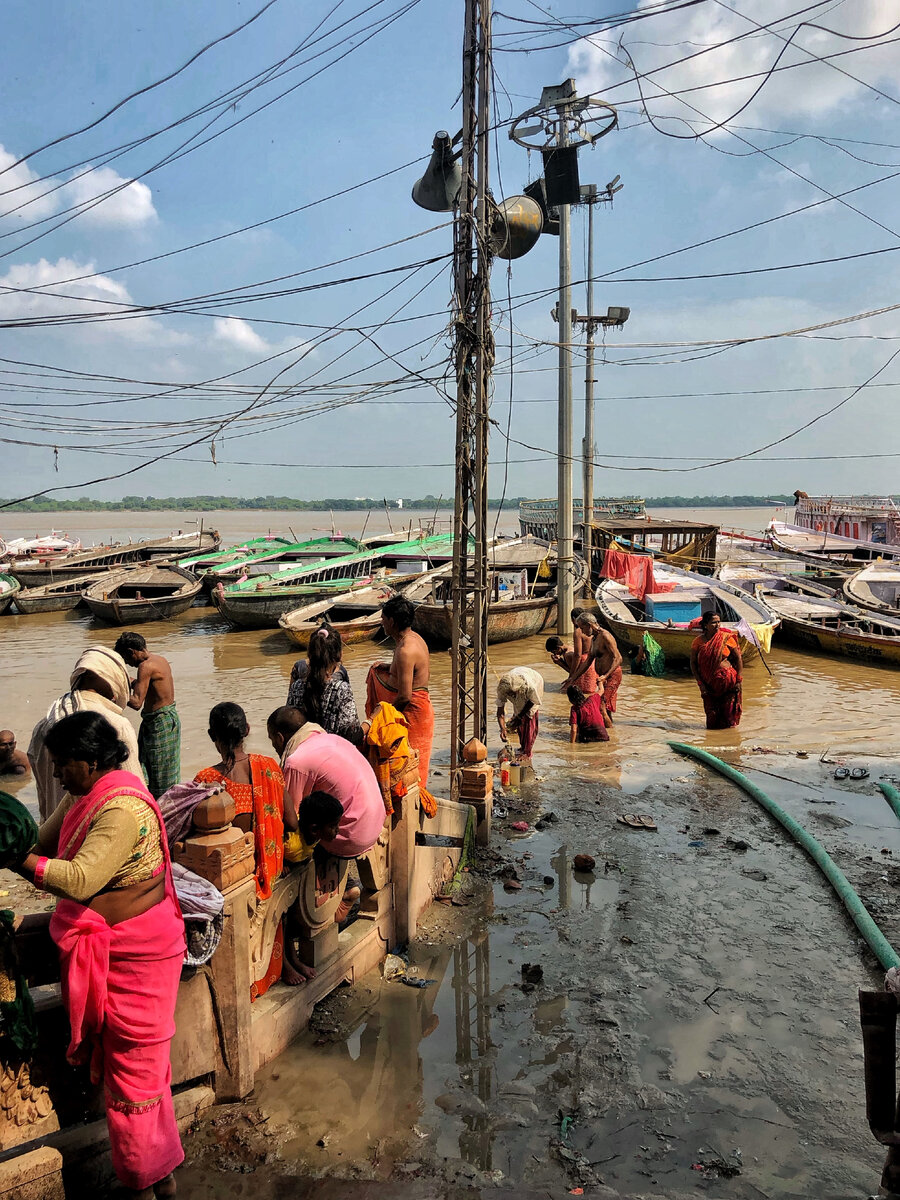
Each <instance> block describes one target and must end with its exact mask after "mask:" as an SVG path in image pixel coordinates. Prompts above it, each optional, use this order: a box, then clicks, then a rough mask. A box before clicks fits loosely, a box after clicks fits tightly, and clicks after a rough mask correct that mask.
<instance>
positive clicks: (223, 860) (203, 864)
mask: <svg viewBox="0 0 900 1200" xmlns="http://www.w3.org/2000/svg"><path fill="white" fill-rule="evenodd" d="M172 857H173V858H174V860H175V862H177V863H181V864H182V866H185V867H187V868H188V870H189V871H194V872H195V873H196V874H197V875H201V876H202V877H203V878H204V879H208V880H209V882H210V883H212V884H213V885H214V886H215V887H217V888H218V889H219V891H220V892H224V891H225V890H226V889H227V888H230V887H233V886H234V885H235V884H236V883H240V881H241V880H242V879H245V878H246V877H247V876H248V875H252V874H253V872H254V871H255V869H256V861H255V857H254V850H253V834H252V833H244V831H243V830H242V829H238V828H237V827H236V826H234V825H232V826H231V827H230V828H228V829H225V830H223V831H222V832H220V833H205V834H198V835H197V836H196V837H189V838H185V840H184V841H183V842H176V843H175V849H174V851H173V854H172Z"/></svg>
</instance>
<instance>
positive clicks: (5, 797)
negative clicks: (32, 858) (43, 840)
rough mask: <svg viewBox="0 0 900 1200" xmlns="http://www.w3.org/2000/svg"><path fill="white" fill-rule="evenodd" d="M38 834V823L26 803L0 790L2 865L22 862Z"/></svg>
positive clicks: (0, 853) (0, 862)
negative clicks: (36, 823)
mask: <svg viewBox="0 0 900 1200" xmlns="http://www.w3.org/2000/svg"><path fill="white" fill-rule="evenodd" d="M37 836H38V833H37V825H35V823H34V818H33V817H32V815H31V813H30V812H29V811H28V809H27V808H26V807H25V805H24V804H23V803H22V802H21V801H20V800H17V799H16V798H15V796H10V795H9V793H8V792H0V866H7V865H9V863H17V862H20V861H21V860H22V859H23V858H24V857H25V855H26V854H27V853H28V851H29V850H30V849H31V847H32V846H33V845H34V844H35V842H36V841H37Z"/></svg>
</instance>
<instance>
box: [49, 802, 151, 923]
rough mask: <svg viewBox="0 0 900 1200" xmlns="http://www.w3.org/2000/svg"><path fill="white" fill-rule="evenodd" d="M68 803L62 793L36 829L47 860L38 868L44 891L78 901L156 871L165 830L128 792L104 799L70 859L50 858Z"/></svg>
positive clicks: (80, 901) (56, 847)
mask: <svg viewBox="0 0 900 1200" xmlns="http://www.w3.org/2000/svg"><path fill="white" fill-rule="evenodd" d="M73 803H74V800H73V797H72V796H69V795H67V796H65V798H64V799H63V801H62V803H61V804H60V805H59V807H58V808H57V809H56V810H55V811H54V812H53V813H52V814H51V816H50V817H48V818H47V820H46V821H44V823H43V824H42V825H41V827H40V829H39V830H38V841H37V850H38V853H39V854H42V855H46V856H47V857H48V858H49V860H50V861H49V862H48V863H47V865H46V867H45V869H44V878H43V885H42V886H43V888H44V890H45V891H48V892H52V893H53V895H55V896H63V897H65V898H66V899H69V900H77V901H79V903H82V904H84V903H86V902H87V901H89V900H91V899H92V898H93V897H94V896H96V895H97V893H98V892H103V891H112V890H115V889H117V888H125V887H129V886H130V885H131V884H133V883H143V882H144V881H146V880H148V879H152V878H153V877H154V875H156V874H158V872H159V870H160V869H161V867H162V865H163V850H162V842H161V837H165V832H164V831H161V830H160V826H159V820H158V819H157V816H156V813H155V812H154V811H153V809H152V808H151V807H150V805H149V804H147V802H146V801H145V800H142V799H141V798H140V796H133V795H128V794H125V795H122V794H119V795H116V796H113V797H111V798H110V799H109V800H107V802H106V803H105V804H104V805H103V807H102V808H101V809H100V811H99V813H98V814H97V816H96V817H95V818H94V820H93V821H92V822H91V826H90V829H89V830H88V831H87V834H86V835H85V838H84V841H83V842H82V843H81V846H80V847H79V849H78V853H77V854H76V855H75V856H74V857H73V858H71V859H69V860H65V859H62V858H54V857H53V855H55V854H56V853H57V852H58V847H59V830H60V826H61V825H62V822H63V818H64V817H65V815H66V813H67V812H68V811H69V809H70V808H71V807H72V804H73Z"/></svg>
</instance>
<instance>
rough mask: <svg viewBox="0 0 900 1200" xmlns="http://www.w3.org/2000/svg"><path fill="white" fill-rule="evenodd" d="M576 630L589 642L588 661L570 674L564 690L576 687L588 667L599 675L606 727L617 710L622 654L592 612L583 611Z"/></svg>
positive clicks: (584, 661)
mask: <svg viewBox="0 0 900 1200" xmlns="http://www.w3.org/2000/svg"><path fill="white" fill-rule="evenodd" d="M575 625H576V627H577V628H578V629H579V630H580V631H581V633H582V634H585V635H587V637H588V638H589V639H590V646H589V649H588V651H587V658H585V659H583V660H582V662H581V664H580V665H579V666H577V667H576V668H575V670H573V671H571V672H570V673H569V678H568V679H567V680H566V682H565V684H564V685H563V686H564V687H565V688H569V687H571V686H572V685H573V684H576V683H577V682H578V680H579V679H580V678H581V677H582V675H584V674H585V672H586V671H587V670H588V668H589V667H591V666H593V667H594V669H595V670H596V672H597V684H598V691H599V689H600V687H602V688H603V716H604V719H605V721H606V723H607V725H612V723H613V719H612V714H613V713H614V712H615V711H616V693H617V692H618V690H619V684H620V683H621V682H622V655H621V654H620V653H619V647H618V646H617V645H616V639H615V638H614V637H613V636H612V634H611V633H607V631H606V630H605V629H601V628H600V624H599V622H598V621H597V618H596V617H595V616H594V615H593V613H589V612H582V613H581V614H580V615H579V616H578V617H577V618H576V620H575Z"/></svg>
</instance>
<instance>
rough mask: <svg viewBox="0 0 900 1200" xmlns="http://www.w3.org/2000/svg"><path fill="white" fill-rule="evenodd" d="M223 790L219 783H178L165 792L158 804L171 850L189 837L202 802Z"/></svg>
mask: <svg viewBox="0 0 900 1200" xmlns="http://www.w3.org/2000/svg"><path fill="white" fill-rule="evenodd" d="M221 790H222V787H221V784H218V783H215V784H210V783H176V784H175V785H174V787H170V788H169V790H168V791H166V792H163V794H162V795H161V796H160V798H159V800H158V801H157V804H158V805H159V811H160V812H161V813H162V818H163V822H164V824H165V827H166V840H167V841H168V843H169V849H170V850H171V849H172V847H173V846H174V845H175V843H176V842H180V841H181V840H182V838H184V837H186V836H187V833H188V831H189V829H190V828H191V820H192V819H193V816H194V809H195V808H196V807H197V805H198V804H199V803H200V801H201V800H207V799H208V798H209V797H210V796H214V795H215V794H216V792H220V791H221Z"/></svg>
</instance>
